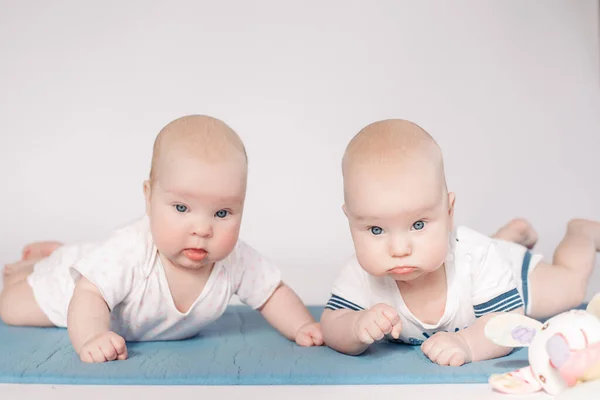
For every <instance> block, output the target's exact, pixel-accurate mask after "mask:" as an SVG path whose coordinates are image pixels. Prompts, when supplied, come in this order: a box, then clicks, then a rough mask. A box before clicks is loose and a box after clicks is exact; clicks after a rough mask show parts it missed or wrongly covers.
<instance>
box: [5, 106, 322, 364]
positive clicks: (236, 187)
mask: <svg viewBox="0 0 600 400" xmlns="http://www.w3.org/2000/svg"><path fill="white" fill-rule="evenodd" d="M246 178H247V158H246V152H245V148H244V145H243V143H242V141H241V140H240V138H239V137H238V135H237V134H236V133H235V132H234V131H233V130H232V129H231V128H230V127H229V126H227V125H226V124H225V123H223V122H222V121H219V120H217V119H214V118H210V117H206V116H186V117H182V118H179V119H176V120H175V121H173V122H171V123H169V124H168V125H167V126H165V127H164V128H163V129H162V131H161V132H160V133H159V134H158V136H157V138H156V141H155V143H154V152H153V155H152V166H151V170H150V179H149V180H148V181H145V182H144V195H145V199H146V215H145V216H144V217H143V218H141V219H139V220H136V221H134V222H132V223H130V224H128V225H126V226H124V227H122V228H120V229H118V230H116V231H115V232H114V233H112V234H111V235H110V236H109V237H108V238H107V239H106V240H103V241H101V242H98V243H85V244H77V245H64V246H62V245H61V244H60V243H58V242H40V243H33V244H30V245H28V246H26V247H25V248H24V250H23V257H22V260H21V261H20V262H17V263H15V264H11V265H7V266H6V267H5V268H4V289H3V291H2V293H0V317H1V318H2V320H3V321H4V322H5V323H7V324H10V325H25V326H59V327H67V329H68V334H69V337H70V339H71V342H72V344H73V348H74V349H75V351H76V352H77V353H78V354H79V357H80V358H81V360H82V361H84V362H104V361H111V360H124V359H126V358H127V348H126V344H125V342H126V341H147V340H177V339H183V338H188V337H191V336H194V335H196V334H197V333H198V332H199V331H200V330H201V329H202V328H203V327H205V326H206V325H208V324H210V323H211V322H213V321H215V320H216V319H217V318H219V317H220V316H221V315H222V314H223V312H224V311H225V309H226V307H227V305H228V303H229V301H230V298H231V297H232V296H233V295H234V294H237V295H238V296H239V298H240V300H241V301H242V302H243V303H245V304H247V305H249V306H250V307H252V308H254V309H258V310H260V312H261V313H262V315H263V316H264V317H265V319H266V320H267V321H268V322H269V323H270V324H271V325H272V326H273V327H274V328H276V329H277V330H278V331H279V332H281V334H282V335H284V336H285V337H286V338H288V339H290V340H295V342H296V343H297V344H299V345H302V346H312V345H322V344H323V339H322V335H321V331H320V327H319V325H318V324H317V323H316V322H315V320H314V319H313V318H312V316H311V315H310V313H309V312H308V310H307V309H306V308H305V306H304V304H303V303H302V301H301V300H300V299H299V298H298V296H297V295H296V294H295V293H294V292H293V291H292V290H291V289H290V288H289V287H288V286H286V285H285V284H283V283H282V282H281V277H280V272H279V270H278V269H277V268H276V266H275V265H273V264H272V263H271V262H270V261H268V260H267V259H265V258H264V257H262V256H261V255H260V254H259V253H258V252H256V251H255V250H254V249H253V248H251V247H250V246H249V245H247V244H246V243H244V242H242V241H241V240H239V239H238V235H239V230H240V223H241V220H242V213H243V209H244V200H245V195H246V180H247V179H246Z"/></svg>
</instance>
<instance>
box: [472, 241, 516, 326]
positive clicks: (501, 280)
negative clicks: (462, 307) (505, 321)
mask: <svg viewBox="0 0 600 400" xmlns="http://www.w3.org/2000/svg"><path fill="white" fill-rule="evenodd" d="M478 264H479V265H477V266H474V267H473V270H472V277H473V285H472V300H473V309H474V311H475V317H477V318H479V317H481V316H483V315H485V314H489V313H493V312H508V311H512V310H515V309H517V308H520V307H523V300H522V298H521V295H520V294H519V292H518V290H517V285H516V282H515V279H514V276H513V272H512V270H511V267H510V262H509V261H508V260H507V259H506V258H505V257H503V256H502V254H501V252H500V250H499V248H498V246H497V244H496V243H494V242H492V241H491V242H490V243H489V245H488V246H487V249H486V251H485V252H484V254H483V256H482V258H481V260H480V262H479V263H478Z"/></svg>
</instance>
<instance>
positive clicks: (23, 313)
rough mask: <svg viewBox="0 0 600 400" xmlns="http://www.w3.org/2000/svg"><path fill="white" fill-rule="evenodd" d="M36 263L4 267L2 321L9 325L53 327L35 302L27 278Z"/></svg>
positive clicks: (28, 261)
mask: <svg viewBox="0 0 600 400" xmlns="http://www.w3.org/2000/svg"><path fill="white" fill-rule="evenodd" d="M34 264H35V261H33V260H27V261H20V262H17V263H14V264H9V265H7V266H5V267H4V271H3V276H4V282H3V285H4V286H3V288H2V291H1V292H0V319H2V321H4V323H5V324H8V325H21V326H53V324H52V323H51V322H50V320H49V319H48V317H46V314H44V313H43V312H42V310H41V309H40V307H39V306H38V304H37V301H36V300H35V297H34V295H33V290H32V289H31V286H29V283H28V282H27V277H28V276H29V275H30V274H31V273H32V272H33V266H34Z"/></svg>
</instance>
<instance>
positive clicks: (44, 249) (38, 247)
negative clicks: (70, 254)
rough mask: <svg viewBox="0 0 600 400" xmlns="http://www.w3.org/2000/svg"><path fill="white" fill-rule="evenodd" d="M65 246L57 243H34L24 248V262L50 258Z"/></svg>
mask: <svg viewBox="0 0 600 400" xmlns="http://www.w3.org/2000/svg"><path fill="white" fill-rule="evenodd" d="M62 245H63V244H62V243H61V242H56V241H48V242H34V243H30V244H28V245H27V246H25V247H24V248H23V253H22V256H21V259H22V260H39V259H42V258H45V257H48V256H49V255H50V254H52V253H53V252H54V250H56V249H58V248H59V247H60V246H62Z"/></svg>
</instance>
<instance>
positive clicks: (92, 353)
mask: <svg viewBox="0 0 600 400" xmlns="http://www.w3.org/2000/svg"><path fill="white" fill-rule="evenodd" d="M79 358H81V361H83V362H85V363H102V362H105V361H113V360H126V359H127V346H126V345H125V339H123V338H122V337H121V336H119V335H117V334H116V333H114V332H105V333H101V334H100V335H98V336H95V337H93V338H91V339H90V340H88V341H87V342H85V343H84V344H83V346H81V350H79Z"/></svg>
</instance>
